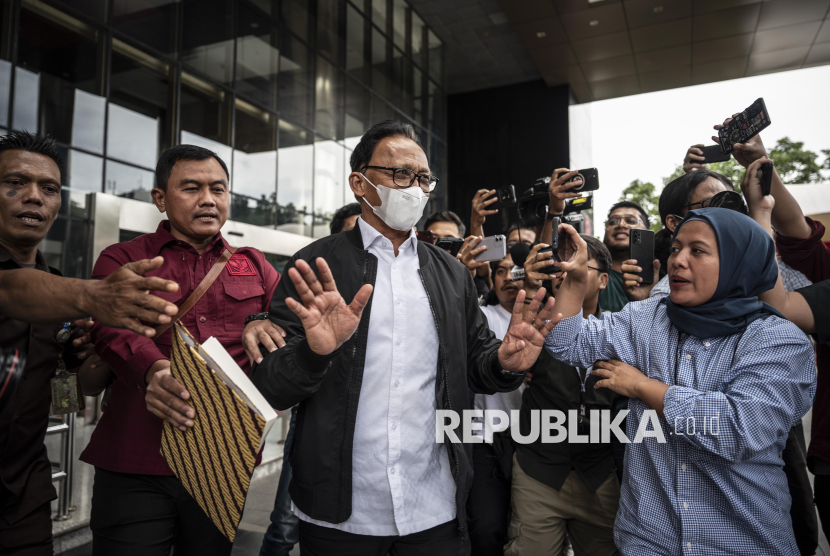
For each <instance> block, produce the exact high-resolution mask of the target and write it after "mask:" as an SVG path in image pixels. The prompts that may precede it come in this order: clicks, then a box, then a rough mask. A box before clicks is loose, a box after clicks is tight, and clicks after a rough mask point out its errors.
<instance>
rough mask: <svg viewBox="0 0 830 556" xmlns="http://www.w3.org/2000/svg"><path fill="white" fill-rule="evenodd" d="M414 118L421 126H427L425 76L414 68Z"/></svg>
mask: <svg viewBox="0 0 830 556" xmlns="http://www.w3.org/2000/svg"><path fill="white" fill-rule="evenodd" d="M412 91H413V93H412V117H414V118H415V121H417V122H418V123H419V124H421V125H426V112H425V111H424V74H423V73H422V72H421V70H419V69H418V68H415V67H413V68H412Z"/></svg>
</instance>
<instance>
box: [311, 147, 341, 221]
mask: <svg viewBox="0 0 830 556" xmlns="http://www.w3.org/2000/svg"><path fill="white" fill-rule="evenodd" d="M317 139H318V141H317V143H315V144H314V212H315V213H316V217H317V219H316V220H315V226H314V234H313V235H314V237H322V236H324V235H328V234H329V230H328V223H329V222H330V221H331V217H332V215H333V214H334V211H336V210H337V209H339V208H340V207H342V206H343V182H344V177H343V176H344V174H343V163H344V159H345V149H344V148H343V147H342V146H341V145H339V144H338V143H335V142H334V141H327V140H324V139H322V138H320V137H318V138H317Z"/></svg>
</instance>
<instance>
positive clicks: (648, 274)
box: [628, 229, 654, 284]
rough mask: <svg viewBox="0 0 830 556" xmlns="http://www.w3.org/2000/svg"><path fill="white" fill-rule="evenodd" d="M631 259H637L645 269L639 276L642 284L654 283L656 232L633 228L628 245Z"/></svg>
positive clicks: (638, 264)
mask: <svg viewBox="0 0 830 556" xmlns="http://www.w3.org/2000/svg"><path fill="white" fill-rule="evenodd" d="M628 249H629V255H628V258H629V259H635V260H636V261H637V266H639V267H640V268H642V269H643V271H642V272H640V273H638V274H637V276H639V277H640V278H642V279H643V281H642V282H641V283H642V284H653V283H654V232H652V231H651V230H639V229H635V230H631V242H630V244H629V246H628Z"/></svg>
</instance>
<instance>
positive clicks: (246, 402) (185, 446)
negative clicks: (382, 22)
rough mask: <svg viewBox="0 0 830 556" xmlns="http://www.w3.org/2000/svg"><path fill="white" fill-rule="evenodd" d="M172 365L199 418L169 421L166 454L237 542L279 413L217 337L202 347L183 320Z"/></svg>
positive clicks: (163, 449)
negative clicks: (183, 426)
mask: <svg viewBox="0 0 830 556" xmlns="http://www.w3.org/2000/svg"><path fill="white" fill-rule="evenodd" d="M170 368H171V374H172V375H173V376H174V377H175V378H176V380H178V381H179V382H181V383H182V385H183V386H184V387H185V388H186V389H187V391H188V392H189V393H190V399H189V400H188V402H187V403H188V404H189V405H190V406H191V407H193V408H194V410H195V411H196V417H195V418H194V419H193V422H194V424H193V427H192V428H190V429H188V430H187V431H181V430H179V429H177V428H175V427H173V426H171V425H170V423H168V422H167V421H165V422H164V430H163V431H162V436H161V453H162V455H163V456H164V458H165V459H166V460H167V464H168V465H169V466H170V468H171V469H172V470H173V473H175V475H176V477H178V479H179V480H180V481H181V482H182V484H183V485H184V487H185V488H186V489H187V491H188V492H189V493H190V494H191V496H193V498H194V499H196V501H197V502H198V503H199V506H201V507H202V509H203V510H204V511H205V513H206V514H207V515H208V517H210V519H211V521H213V523H214V524H216V526H217V527H218V528H219V530H220V531H222V534H224V535H225V536H226V537H227V538H228V539H230V541H231V542H233V539H234V537H235V536H236V528H237V526H238V525H239V521H240V519H242V508H243V507H244V505H245V496H246V495H247V493H248V487H249V485H250V483H251V476H252V475H253V472H254V463H255V461H256V457H257V453H258V452H259V449H260V447H261V446H262V444H263V442H264V440H265V435H266V434H268V430H269V429H270V428H271V425H272V424H273V423H274V420H275V419H276V418H277V414H276V412H275V411H274V410H273V409H272V408H271V406H270V405H269V404H268V403H267V402H266V401H265V399H264V398H263V397H262V395H261V394H260V393H259V391H258V390H257V389H256V387H255V386H254V385H253V383H251V381H250V380H249V379H248V377H247V376H246V375H245V373H244V372H243V371H242V369H240V368H239V366H238V365H237V364H236V362H235V361H234V360H233V358H232V357H231V356H230V355H229V354H228V352H227V351H225V349H224V348H223V347H222V345H221V344H219V342H218V341H217V340H216V339H215V338H210V339H209V340H208V341H206V342H205V343H204V344H202V345H199V343H198V342H197V341H196V340H195V339H194V338H193V336H191V335H190V333H189V332H188V331H187V329H186V328H185V327H184V326H182V324H181V323H180V322H177V323H176V325H175V328H174V333H173V349H172V353H171V358H170Z"/></svg>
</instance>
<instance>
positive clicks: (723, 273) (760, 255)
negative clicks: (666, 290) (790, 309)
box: [663, 207, 783, 339]
mask: <svg viewBox="0 0 830 556" xmlns="http://www.w3.org/2000/svg"><path fill="white" fill-rule="evenodd" d="M692 220H700V221H702V222H706V223H707V224H709V225H710V226H711V227H712V229H714V230H715V236H716V237H717V239H718V251H719V255H720V272H719V274H718V287H717V289H716V290H715V294H714V295H713V296H712V298H711V299H710V300H709V301H707V302H706V303H704V304H702V305H698V306H697V307H681V306H680V305H676V304H675V303H672V300H671V298H670V297H669V296H666V297H664V298H663V301H664V302H665V303H666V311H667V312H668V316H669V319H670V320H671V322H672V324H674V325H675V326H676V327H677V328H679V329H680V331H681V332H685V333H686V334H691V335H692V336H695V337H697V338H700V339H706V338H714V337H717V336H730V335H732V334H740V333H742V332H743V331H744V330H746V327H747V326H749V324H750V323H751V322H752V321H754V320H755V319H759V318H765V317H767V316H769V315H777V316H779V317H782V315H781V313H779V312H778V311H776V310H775V309H773V308H772V307H770V306H769V305H767V304H766V303H763V302H762V301H760V300H759V299H758V294H760V293H763V292H765V291H767V290H769V289H772V288H773V286H775V282H776V280H777V279H778V265H777V264H776V263H775V244H774V243H773V241H772V239H771V238H770V237H769V235H768V234H767V232H766V231H764V229H763V228H762V227H761V226H760V225H759V224H758V223H757V222H755V221H754V220H753V219H752V218H750V217H748V216H746V215H743V214H741V213H739V212H735V211H734V210H729V209H723V208H710V207H707V208H702V209H698V210H691V211H689V212H688V213H687V214H686V217H685V218H684V219H683V221H682V222H681V223H680V225H679V226H677V229H676V230H675V231H674V236H672V241H674V239H675V238H676V237H677V233H678V232H679V231H680V228H682V227H683V225H684V224H685V223H686V222H690V221H692ZM782 318H783V317H782Z"/></svg>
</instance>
